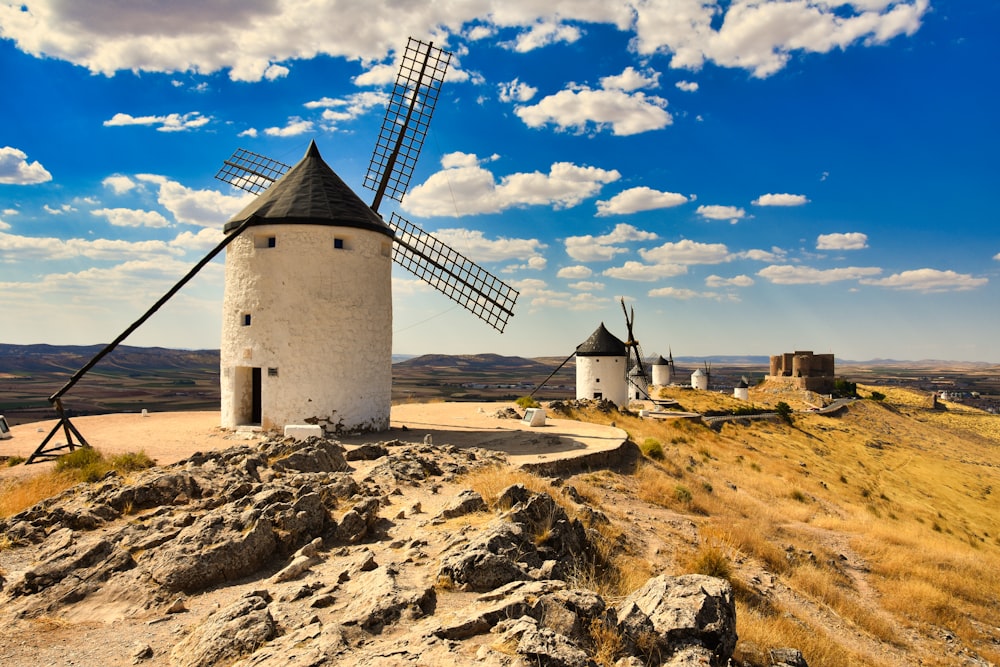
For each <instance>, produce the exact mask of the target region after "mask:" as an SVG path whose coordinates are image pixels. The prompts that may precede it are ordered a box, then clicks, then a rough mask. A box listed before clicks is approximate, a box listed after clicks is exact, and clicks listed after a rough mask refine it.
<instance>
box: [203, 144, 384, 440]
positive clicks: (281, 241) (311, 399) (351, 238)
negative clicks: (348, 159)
mask: <svg viewBox="0 0 1000 667" xmlns="http://www.w3.org/2000/svg"><path fill="white" fill-rule="evenodd" d="M248 219H249V220H251V223H250V226H249V227H248V228H247V229H246V231H244V232H243V234H242V236H241V237H240V238H237V239H234V240H233V241H232V243H230V244H229V246H228V247H227V248H226V284H225V297H224V300H223V311H222V348H221V369H220V370H221V389H222V426H223V427H224V428H235V427H236V426H240V425H248V424H251V425H252V424H259V425H260V426H261V427H262V428H263V429H264V430H266V431H280V430H281V429H282V428H283V427H284V426H285V425H287V424H318V425H320V426H322V427H323V428H324V430H325V431H326V432H328V433H334V434H337V433H342V432H355V431H381V430H385V429H387V428H388V427H389V410H390V406H391V391H392V260H391V253H392V241H393V233H392V230H390V229H389V227H388V226H387V225H386V224H385V223H384V222H382V219H381V218H380V217H379V216H378V215H376V214H375V213H374V212H373V211H372V209H371V208H369V207H368V205H367V204H365V203H364V202H363V201H362V200H361V199H360V198H359V197H358V196H357V195H356V194H355V193H354V192H353V191H352V190H351V189H350V188H349V187H348V186H347V185H346V184H345V183H344V182H343V181H342V180H341V179H340V177H339V176H337V174H336V173H334V171H333V170H332V169H331V168H330V167H329V166H328V165H327V164H326V163H325V162H324V161H323V159H322V157H320V154H319V150H318V149H317V148H316V144H315V143H312V144H310V146H309V150H308V151H307V152H306V155H305V157H303V158H302V160H301V161H300V162H299V163H298V164H296V165H295V166H294V167H292V168H291V169H290V170H289V171H288V172H287V173H286V174H285V175H284V176H283V177H282V178H281V179H280V180H278V181H277V182H275V183H274V184H273V185H272V186H271V187H269V188H268V189H267V190H266V191H265V192H264V193H263V194H261V196H260V197H258V198H257V199H256V200H255V201H254V202H253V203H252V204H250V205H249V206H247V207H246V208H245V209H243V210H242V211H240V213H238V214H237V215H236V216H234V217H233V218H232V219H231V220H230V221H229V222H228V223H226V226H225V231H226V232H227V233H228V232H230V231H232V230H233V229H235V228H236V227H238V226H239V225H240V224H241V223H242V222H244V221H245V220H248Z"/></svg>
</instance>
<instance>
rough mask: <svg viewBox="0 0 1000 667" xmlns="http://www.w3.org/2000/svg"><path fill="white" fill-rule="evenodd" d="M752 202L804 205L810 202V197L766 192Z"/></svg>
mask: <svg viewBox="0 0 1000 667" xmlns="http://www.w3.org/2000/svg"><path fill="white" fill-rule="evenodd" d="M750 203H751V204H753V205H754V206H802V205H803V204H808V203H809V199H808V198H807V197H806V196H805V195H790V194H766V195H761V196H760V197H757V198H756V199H754V200H753V201H752V202H750Z"/></svg>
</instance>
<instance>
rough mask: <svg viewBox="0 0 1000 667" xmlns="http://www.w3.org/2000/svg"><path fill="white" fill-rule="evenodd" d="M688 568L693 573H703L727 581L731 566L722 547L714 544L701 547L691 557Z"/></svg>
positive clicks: (730, 573) (731, 570)
mask: <svg viewBox="0 0 1000 667" xmlns="http://www.w3.org/2000/svg"><path fill="white" fill-rule="evenodd" d="M689 569H690V570H691V572H692V573H694V574H704V575H706V576H709V577H718V578H719V579H725V580H726V581H729V578H730V577H731V576H732V574H733V567H732V565H731V564H730V562H729V558H728V557H727V556H726V554H725V553H723V551H722V549H720V548H718V547H714V546H708V547H702V548H701V549H700V550H699V551H698V553H697V554H695V556H694V557H693V558H692V559H691V563H690V565H689Z"/></svg>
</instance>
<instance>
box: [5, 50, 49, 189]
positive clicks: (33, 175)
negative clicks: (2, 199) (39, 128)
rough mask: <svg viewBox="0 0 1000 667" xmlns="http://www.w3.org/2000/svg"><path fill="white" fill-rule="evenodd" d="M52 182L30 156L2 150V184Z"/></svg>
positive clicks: (38, 163)
mask: <svg viewBox="0 0 1000 667" xmlns="http://www.w3.org/2000/svg"><path fill="white" fill-rule="evenodd" d="M0 35H2V30H0ZM51 180H52V174H50V173H49V172H48V171H47V170H46V169H45V167H43V166H42V164H41V163H40V162H38V161H37V160H36V161H35V162H28V154H27V153H25V152H24V151H22V150H18V149H17V148H14V147H12V146H4V147H3V148H0V184H4V185H35V184H37V183H47V182H49V181H51Z"/></svg>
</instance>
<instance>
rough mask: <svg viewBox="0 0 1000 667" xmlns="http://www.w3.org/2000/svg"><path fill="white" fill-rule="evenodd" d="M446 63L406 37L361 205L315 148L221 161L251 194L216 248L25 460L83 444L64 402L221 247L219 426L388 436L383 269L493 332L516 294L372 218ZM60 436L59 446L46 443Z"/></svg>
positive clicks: (454, 256) (402, 166)
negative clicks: (290, 160) (413, 279)
mask: <svg viewBox="0 0 1000 667" xmlns="http://www.w3.org/2000/svg"><path fill="white" fill-rule="evenodd" d="M450 60H451V54H449V53H447V52H445V51H443V50H441V49H439V48H437V47H435V46H434V45H433V44H432V43H424V42H421V41H419V40H416V39H413V38H410V40H409V42H408V44H407V46H406V50H405V52H404V55H403V58H402V61H401V65H400V70H399V72H398V74H397V77H396V83H395V85H394V87H393V91H392V94H391V96H390V100H389V104H388V108H387V109H386V115H385V118H384V120H383V122H382V128H381V131H380V133H379V136H378V140H377V142H376V147H375V151H374V153H373V155H372V158H371V162H370V164H369V167H368V172H367V174H366V176H365V179H364V185H365V186H366V187H367V188H369V189H371V190H373V191H374V192H375V198H374V200H373V202H372V204H371V205H370V206H369V205H367V204H365V203H364V202H363V201H362V200H361V199H360V197H358V195H357V194H355V193H354V191H353V190H351V188H350V187H348V186H347V185H346V184H345V183H344V182H343V181H342V180H341V179H340V177H339V176H337V174H336V173H335V172H334V171H333V170H332V169H331V168H330V167H329V165H327V164H326V162H324V161H323V159H322V157H321V156H320V154H319V149H318V148H317V147H316V144H315V142H312V143H311V144H310V146H309V149H308V150H307V152H306V155H305V156H304V157H303V158H302V160H301V161H299V163H298V164H296V165H295V166H289V165H286V164H284V163H281V162H278V161H276V160H272V159H270V158H267V157H264V156H262V155H258V154H255V153H251V152H250V151H246V150H243V149H240V150H237V151H236V153H234V154H233V156H232V157H231V158H230V159H229V160H226V161H225V162H224V165H223V168H222V169H221V170H220V171H219V173H218V174H217V175H216V178H219V179H220V180H223V181H225V182H227V183H231V184H232V185H234V186H236V187H239V188H242V189H244V190H247V191H248V192H252V193H254V194H258V193H259V194H261V196H260V197H258V198H257V199H256V200H255V201H254V202H252V203H251V204H250V205H249V206H247V207H246V208H245V209H243V211H241V212H240V213H238V214H237V215H236V216H234V217H233V218H232V219H231V220H230V221H229V222H228V223H226V225H225V227H224V231H225V237H224V238H223V240H222V241H221V242H220V243H219V244H218V245H216V246H215V248H213V249H212V250H211V251H209V253H208V254H206V255H205V256H204V257H203V258H202V259H201V260H200V261H199V262H198V263H197V264H196V265H195V266H194V267H193V268H192V269H191V270H190V271H189V272H188V273H187V274H186V275H185V276H184V277H183V278H181V279H180V280H179V281H178V282H177V283H176V284H175V285H174V286H173V287H172V288H171V289H170V290H169V291H167V293H166V294H164V295H163V296H162V297H160V299H159V300H157V302H156V303H155V304H153V306H152V307H150V308H149V310H147V311H146V312H145V313H144V314H143V315H142V316H141V317H140V318H139V319H138V320H136V321H135V322H133V323H132V324H131V325H130V326H129V327H128V328H127V329H126V330H125V331H123V332H122V333H121V334H119V336H118V337H117V338H115V340H113V341H112V342H111V343H109V344H108V345H107V346H105V347H104V348H103V349H102V350H101V351H100V352H98V353H97V354H96V355H95V356H94V357H93V358H92V359H91V360H90V361H89V362H87V364H85V365H84V366H83V367H82V368H81V369H80V370H78V371H77V372H76V373H74V374H73V376H72V377H71V378H70V379H69V381H68V382H67V383H66V384H65V385H63V386H62V387H61V388H60V389H59V390H58V391H57V392H55V393H54V394H53V395H52V396H50V397H49V401H50V402H51V403H52V405H53V407H54V408H55V410H56V412H57V413H58V415H59V421H58V423H57V424H56V425H55V426H54V427H53V429H52V430H51V432H50V433H49V434H48V436H47V437H46V438H45V439H44V440H43V441H42V443H41V444H40V445H39V446H38V448H37V449H36V450H35V452H34V453H33V454H32V455H31V457H30V458H29V459H28V463H33V462H35V461H40V460H48V459H52V458H55V457H56V456H58V455H59V454H60V453H62V452H63V451H64V450H68V451H72V450H73V449H75V448H76V447H78V446H83V447H89V446H90V445H89V443H88V442H87V441H86V440H85V439H84V437H83V436H82V435H81V434H80V432H79V431H78V430H77V429H76V427H75V426H74V425H73V424H72V423H71V422H70V419H69V416H68V414H67V413H66V411H65V410H64V407H63V404H62V397H63V396H64V395H65V394H66V392H68V391H69V390H70V389H71V388H72V387H73V386H74V385H75V384H76V383H77V382H78V381H79V380H80V379H81V378H82V377H83V376H84V375H85V374H86V373H87V372H88V371H90V370H91V369H92V368H93V367H94V366H95V365H96V364H97V363H98V362H99V361H100V360H101V359H103V358H104V357H105V356H106V355H107V354H109V353H110V352H112V351H113V350H114V349H115V348H116V347H117V346H118V345H119V344H120V343H121V342H122V341H123V340H125V338H127V337H128V336H129V335H130V334H131V333H132V332H134V331H135V330H136V329H137V328H139V327H140V326H141V325H142V324H143V323H145V322H146V320H148V319H149V318H150V317H151V316H152V315H153V314H154V313H155V312H156V311H157V310H159V308H160V307H161V306H163V304H165V303H166V302H167V301H168V300H169V299H170V298H171V297H172V296H173V295H174V294H176V293H177V292H178V291H179V290H180V289H181V288H182V287H183V286H184V285H185V284H187V282H188V281H190V280H191V279H192V278H193V277H194V276H195V275H196V274H197V273H198V272H199V271H200V270H201V269H202V268H203V267H204V266H205V265H206V264H208V263H209V262H210V261H211V260H212V259H214V258H215V257H216V256H217V255H218V254H219V253H220V252H221V251H222V250H226V291H225V297H224V302H223V324H222V346H221V378H222V379H221V389H222V419H221V421H222V426H223V427H228V428H233V427H237V426H241V425H260V426H261V427H262V428H264V429H265V430H278V429H280V428H281V427H282V426H284V425H287V424H303V423H310V424H317V425H320V426H322V427H323V428H324V430H325V431H326V432H333V433H341V432H355V431H379V430H384V429H386V428H388V426H389V411H390V407H391V389H392V372H391V369H392V275H391V274H392V262H393V261H395V262H396V263H397V264H399V265H400V266H402V267H403V268H405V269H407V270H408V271H410V272H411V273H413V274H414V275H415V276H417V277H418V278H420V279H421V280H424V281H425V282H427V283H428V284H430V285H431V286H432V287H434V288H435V289H437V290H438V291H440V292H442V293H443V294H444V295H445V296H447V297H448V298H450V299H452V300H453V301H455V302H456V303H458V304H459V305H461V306H462V307H464V308H466V309H467V310H469V311H470V312H472V313H473V314H474V315H476V316H477V317H479V318H480V319H482V320H483V321H485V322H486V323H487V324H489V325H490V326H492V327H493V328H494V329H496V330H497V331H500V332H501V333H502V332H503V330H504V327H505V326H506V324H507V321H508V319H509V318H510V317H511V316H512V315H513V308H514V303H515V302H516V300H517V296H518V292H517V290H515V289H514V288H512V287H511V286H510V285H508V284H506V283H505V282H503V281H502V280H500V279H499V278H497V277H496V276H494V275H493V274H491V273H490V272H488V271H487V270H485V269H483V268H482V267H480V266H479V265H477V264H476V263H475V262H473V261H472V260H470V259H468V258H467V257H465V256H463V255H462V254H461V253H459V252H458V251H456V250H454V249H453V248H450V247H449V246H448V245H446V244H445V243H443V242H442V241H440V240H439V239H436V238H434V237H433V236H431V235H430V234H428V233H427V232H425V231H423V230H422V229H420V228H419V227H417V226H416V225H414V224H412V223H411V222H409V221H408V220H406V219H404V218H402V217H400V216H399V215H397V214H396V213H393V214H392V216H391V217H390V219H389V221H388V222H385V221H383V219H382V217H381V216H380V215H379V214H378V208H379V205H380V204H381V202H382V200H383V198H384V197H389V198H391V199H395V200H397V201H400V200H402V197H403V195H404V194H405V192H406V189H407V188H408V187H409V182H410V178H411V176H412V175H413V170H414V167H415V165H416V161H417V158H418V156H419V154H420V149H421V147H422V145H423V140H424V137H425V136H426V133H427V129H428V126H429V123H430V119H431V115H432V114H433V111H434V107H435V104H436V102H437V98H438V96H439V94H440V88H441V84H442V82H443V81H444V76H445V73H446V71H447V68H448V64H449V62H450ZM60 429H62V431H63V432H64V434H65V438H66V443H65V444H54V445H52V446H48V445H49V442H50V440H51V439H52V438H53V437H54V436H55V434H56V433H57V432H58V431H59V430H60ZM74 436H75V437H76V438H77V440H79V445H78V444H77V443H75V442H74Z"/></svg>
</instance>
